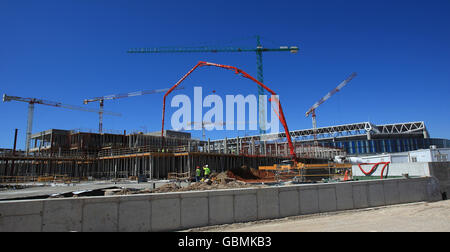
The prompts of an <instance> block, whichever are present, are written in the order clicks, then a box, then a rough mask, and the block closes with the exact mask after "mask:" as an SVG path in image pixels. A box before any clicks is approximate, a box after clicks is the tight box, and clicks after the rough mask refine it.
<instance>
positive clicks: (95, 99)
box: [83, 87, 183, 133]
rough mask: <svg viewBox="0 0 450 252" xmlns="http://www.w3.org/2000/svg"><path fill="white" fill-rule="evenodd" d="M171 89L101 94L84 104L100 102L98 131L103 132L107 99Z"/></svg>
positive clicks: (162, 90)
mask: <svg viewBox="0 0 450 252" xmlns="http://www.w3.org/2000/svg"><path fill="white" fill-rule="evenodd" d="M177 89H183V87H178V88H177ZM168 90H169V89H168V88H167V89H154V90H145V91H137V92H131V93H122V94H115V95H107V96H101V97H95V98H92V99H85V100H84V101H83V103H84V104H88V103H90V102H97V101H98V102H99V104H100V112H99V113H98V117H99V119H98V132H99V133H102V132H103V111H104V110H103V108H104V102H105V100H117V99H121V98H127V97H133V96H140V95H146V94H156V93H164V92H167V91H168Z"/></svg>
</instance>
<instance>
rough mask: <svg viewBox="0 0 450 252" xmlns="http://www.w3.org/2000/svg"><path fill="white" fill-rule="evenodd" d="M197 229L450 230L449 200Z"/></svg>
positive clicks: (290, 230)
mask: <svg viewBox="0 0 450 252" xmlns="http://www.w3.org/2000/svg"><path fill="white" fill-rule="evenodd" d="M186 231H195V232H203V231H204V232H450V200H445V201H438V202H432V203H427V202H419V203H412V204H402V205H393V206H386V207H378V208H369V209H361V210H350V211H342V212H335V213H328V214H315V215H305V216H296V217H289V218H284V219H278V220H269V221H257V222H250V223H237V224H230V225H221V226H214V227H205V228H198V229H191V230H186Z"/></svg>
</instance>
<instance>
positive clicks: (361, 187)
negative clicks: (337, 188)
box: [352, 182, 369, 208]
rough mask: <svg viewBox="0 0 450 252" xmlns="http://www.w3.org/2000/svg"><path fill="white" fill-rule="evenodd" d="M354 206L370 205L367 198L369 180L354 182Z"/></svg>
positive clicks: (363, 206)
mask: <svg viewBox="0 0 450 252" xmlns="http://www.w3.org/2000/svg"><path fill="white" fill-rule="evenodd" d="M352 189H353V207H354V208H365V207H369V202H368V199H367V182H358V183H354V184H353V188H352Z"/></svg>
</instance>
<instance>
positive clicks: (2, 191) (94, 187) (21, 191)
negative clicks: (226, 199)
mask: <svg viewBox="0 0 450 252" xmlns="http://www.w3.org/2000/svg"><path fill="white" fill-rule="evenodd" d="M239 170H240V171H235V173H233V172H232V171H226V172H221V173H213V174H211V177H210V179H207V180H205V179H204V180H203V181H200V182H194V181H192V180H193V178H190V179H184V180H178V181H177V180H152V181H147V182H140V183H138V182H137V181H136V180H127V179H122V180H118V181H116V182H114V181H113V180H108V181H95V180H94V181H82V182H79V183H75V184H71V183H52V182H46V183H37V182H33V183H15V184H1V185H0V200H20V199H45V198H62V197H83V196H112V195H130V194H144V193H165V192H184V191H203V190H215V189H235V188H249V187H265V186H267V184H264V182H266V183H269V184H270V183H271V182H272V183H274V182H275V181H274V180H273V178H266V177H258V176H255V175H254V174H253V173H254V172H255V171H254V170H252V172H250V170H245V169H244V170H243V171H242V170H241V169H239ZM257 175H258V174H257Z"/></svg>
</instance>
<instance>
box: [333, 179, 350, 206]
mask: <svg viewBox="0 0 450 252" xmlns="http://www.w3.org/2000/svg"><path fill="white" fill-rule="evenodd" d="M336 209H337V210H348V209H353V189H352V184H351V183H338V184H336Z"/></svg>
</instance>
